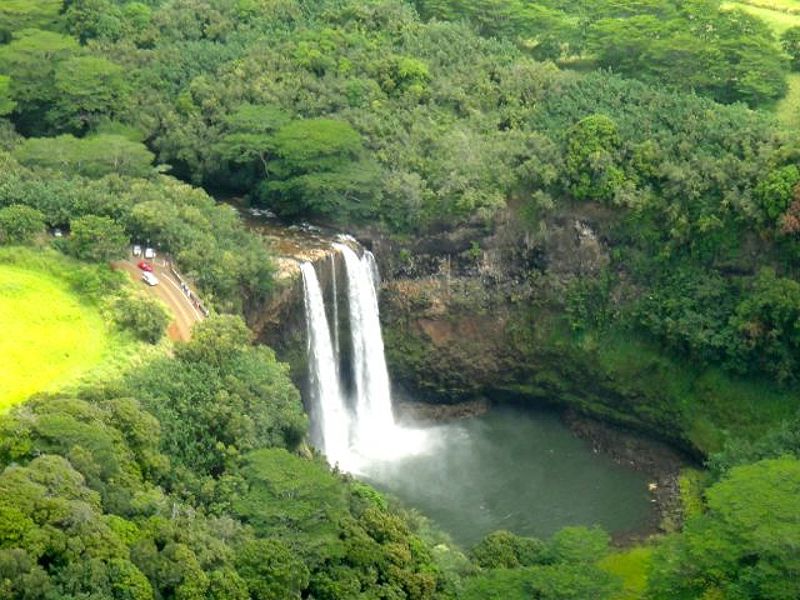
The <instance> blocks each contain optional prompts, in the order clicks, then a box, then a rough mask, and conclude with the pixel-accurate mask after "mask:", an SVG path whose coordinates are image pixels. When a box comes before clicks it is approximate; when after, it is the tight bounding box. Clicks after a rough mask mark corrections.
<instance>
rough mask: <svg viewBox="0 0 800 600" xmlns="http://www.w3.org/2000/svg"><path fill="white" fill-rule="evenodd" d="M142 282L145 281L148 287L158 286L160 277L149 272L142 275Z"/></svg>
mask: <svg viewBox="0 0 800 600" xmlns="http://www.w3.org/2000/svg"><path fill="white" fill-rule="evenodd" d="M142 281H144V282H145V283H146V284H147V285H158V277H156V276H155V275H153V274H152V273H149V272H147V271H145V272H144V273H142Z"/></svg>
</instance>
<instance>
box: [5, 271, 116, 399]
mask: <svg viewBox="0 0 800 600" xmlns="http://www.w3.org/2000/svg"><path fill="white" fill-rule="evenodd" d="M0 331H2V332H3V336H2V338H0V356H2V357H3V360H2V362H0V381H2V382H3V383H2V390H1V391H0V410H2V409H5V408H7V407H8V406H10V405H12V404H15V403H17V402H20V401H21V400H24V399H25V398H27V397H28V396H30V395H31V394H33V393H35V392H40V391H44V390H48V389H50V388H51V387H52V386H53V385H54V384H56V383H58V384H61V383H63V382H65V381H70V380H73V379H74V378H75V377H77V376H79V375H82V374H83V373H85V372H86V371H87V370H89V369H91V368H92V367H94V366H96V365H97V364H99V363H100V362H101V361H102V359H103V355H104V354H105V353H106V351H107V349H108V344H109V339H108V338H109V335H108V331H107V329H106V326H105V324H104V323H103V319H102V317H101V316H100V313H99V312H98V311H97V310H96V309H94V308H92V307H89V306H87V305H85V304H84V303H83V302H81V299H80V298H79V297H78V296H77V295H76V294H74V293H73V292H72V291H71V290H70V289H69V287H68V286H67V285H66V284H65V283H64V282H63V281H61V280H58V279H56V278H55V277H53V276H52V275H48V274H44V273H37V272H35V271H28V270H25V269H20V268H17V267H9V266H0Z"/></svg>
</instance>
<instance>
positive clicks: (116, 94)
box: [47, 56, 127, 133]
mask: <svg viewBox="0 0 800 600" xmlns="http://www.w3.org/2000/svg"><path fill="white" fill-rule="evenodd" d="M55 91H56V98H55V102H54V105H53V107H52V108H51V109H50V110H49V111H48V113H47V118H48V119H49V121H50V123H51V124H52V125H53V127H54V128H55V129H56V130H69V131H74V132H77V133H82V132H85V131H87V130H88V129H91V128H92V127H94V126H96V125H97V124H98V123H99V122H100V120H101V119H113V118H114V117H115V115H117V114H119V112H121V110H123V109H124V104H125V101H126V96H127V85H126V82H125V78H124V76H123V69H122V67H121V66H119V65H117V64H114V63H113V62H111V61H109V60H106V59H105V58H100V57H94V56H79V57H75V58H70V59H68V60H65V61H63V62H61V63H59V64H58V66H57V67H56V73H55Z"/></svg>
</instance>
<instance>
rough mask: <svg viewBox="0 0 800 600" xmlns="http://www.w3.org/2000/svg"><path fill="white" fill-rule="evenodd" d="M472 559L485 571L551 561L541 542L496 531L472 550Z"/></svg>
mask: <svg viewBox="0 0 800 600" xmlns="http://www.w3.org/2000/svg"><path fill="white" fill-rule="evenodd" d="M471 554H472V558H473V559H474V560H475V562H477V563H478V565H480V566H481V567H483V568H484V569H501V568H506V569H513V568H516V567H521V566H522V567H529V566H531V565H535V564H542V563H547V562H549V561H550V552H549V550H548V549H547V546H546V545H545V543H544V542H542V541H541V540H538V539H536V538H527V537H520V536H516V535H514V534H513V533H511V532H508V531H495V532H493V533H490V534H489V535H487V536H486V537H485V538H483V539H482V540H481V541H480V542H478V544H476V545H475V546H474V547H473V548H472V550H471Z"/></svg>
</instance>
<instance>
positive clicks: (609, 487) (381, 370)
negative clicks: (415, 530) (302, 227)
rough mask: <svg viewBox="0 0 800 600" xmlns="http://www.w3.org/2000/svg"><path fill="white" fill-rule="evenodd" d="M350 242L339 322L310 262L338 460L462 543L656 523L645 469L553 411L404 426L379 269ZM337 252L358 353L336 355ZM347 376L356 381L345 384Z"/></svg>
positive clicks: (321, 379)
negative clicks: (588, 439) (391, 369)
mask: <svg viewBox="0 0 800 600" xmlns="http://www.w3.org/2000/svg"><path fill="white" fill-rule="evenodd" d="M345 241H346V240H343V243H335V244H334V245H333V249H334V252H335V257H334V258H332V259H331V262H330V266H331V267H332V280H331V286H330V287H331V288H332V292H333V297H332V300H331V301H332V302H333V306H332V308H333V319H334V321H335V322H334V324H333V328H331V326H330V323H329V322H328V319H327V317H326V313H325V302H324V298H323V293H322V290H321V288H320V284H319V280H318V278H317V274H316V272H315V269H314V266H313V265H312V264H311V263H309V262H305V263H303V264H302V266H301V270H302V274H303V282H304V286H305V309H306V322H307V329H308V356H309V384H310V386H309V387H310V393H311V407H310V412H311V421H312V441H313V442H314V443H315V445H316V446H317V447H318V448H320V449H321V450H322V451H323V452H324V453H325V455H326V457H327V459H328V461H329V463H330V464H331V465H338V466H339V468H341V469H342V470H345V471H349V472H351V473H354V474H355V475H357V476H359V477H361V478H363V479H366V480H368V481H370V482H372V483H373V484H374V485H376V486H377V487H379V488H381V489H384V490H386V491H390V492H392V493H394V494H395V495H397V496H399V497H400V498H402V499H404V500H405V501H406V502H408V503H409V504H410V505H412V506H414V507H416V508H418V509H420V510H422V511H423V512H424V513H425V514H426V515H428V516H430V517H431V518H433V519H434V520H435V521H436V522H437V523H438V524H439V526H440V527H442V528H443V529H445V530H446V531H448V532H449V533H450V534H451V535H452V536H453V538H454V539H455V540H456V541H457V542H461V543H463V544H471V543H474V542H475V541H477V540H478V539H480V538H481V537H482V536H483V535H485V534H486V533H489V532H490V531H493V530H496V529H510V530H512V531H515V532H516V533H520V534H523V535H524V534H528V535H549V534H550V533H552V532H553V531H555V530H556V529H558V528H560V527H562V526H565V525H574V524H584V525H592V524H600V525H603V526H605V527H606V528H607V529H610V530H613V531H624V530H631V529H635V528H637V527H640V526H642V525H643V524H644V523H645V522H646V521H647V520H648V518H649V516H650V515H651V509H650V502H649V498H648V496H647V491H646V489H647V488H646V481H645V478H644V475H642V474H640V473H635V472H633V471H631V470H629V469H625V468H623V467H621V466H619V465H616V464H614V463H613V461H612V460H611V459H610V458H608V457H606V456H603V455H598V454H596V453H594V452H592V451H591V449H590V448H589V447H588V446H587V445H586V444H585V443H584V442H582V441H581V440H578V439H576V438H575V437H574V436H572V435H571V434H570V433H569V431H567V430H566V428H565V427H564V426H563V425H562V424H561V423H560V422H559V421H558V419H557V418H556V417H554V416H553V415H551V414H548V413H541V414H532V413H530V412H523V411H520V410H514V409H504V410H498V411H492V412H491V413H490V414H488V415H485V416H483V417H478V418H474V419H471V420H468V421H463V422H458V423H450V424H444V425H433V426H426V427H408V426H401V425H399V424H398V423H396V421H395V418H394V413H393V410H392V392H391V384H390V380H389V373H388V370H387V367H386V359H385V357H384V348H383V338H382V334H381V326H380V318H379V314H378V298H377V285H378V283H379V274H378V269H377V265H376V263H375V259H374V257H373V256H372V254H371V253H370V252H369V251H367V250H365V249H363V248H360V247H353V246H355V244H354V242H353V241H352V240H349V242H347V243H344V242H345ZM338 257H341V258H342V260H343V263H344V267H345V269H344V270H345V273H346V282H345V285H346V299H347V315H348V319H349V321H348V322H349V327H348V330H349V333H350V340H349V341H350V344H349V345H348V346H347V348H348V349H349V352H340V351H339V342H340V340H339V325H338V319H339V299H338V297H337V296H338V290H337V287H336V286H337V282H336V269H335V265H336V259H337V258H338ZM344 354H347V356H344ZM340 361H348V363H347V364H348V366H349V367H350V368H349V369H345V368H342V365H340ZM345 372H347V373H352V382H351V385H344V384H343V382H342V381H341V380H340V376H341V374H342V373H345Z"/></svg>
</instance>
